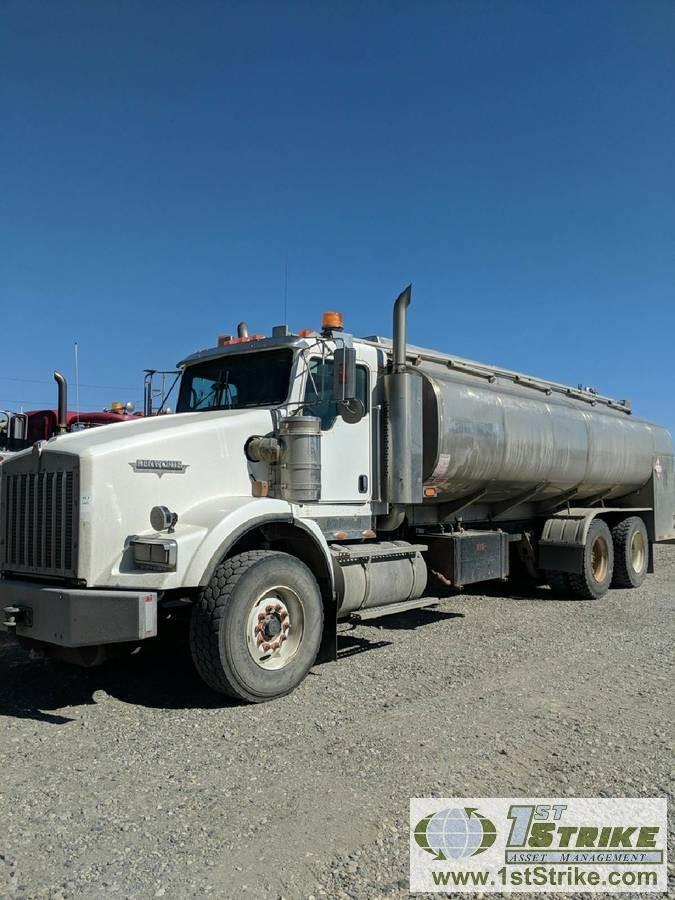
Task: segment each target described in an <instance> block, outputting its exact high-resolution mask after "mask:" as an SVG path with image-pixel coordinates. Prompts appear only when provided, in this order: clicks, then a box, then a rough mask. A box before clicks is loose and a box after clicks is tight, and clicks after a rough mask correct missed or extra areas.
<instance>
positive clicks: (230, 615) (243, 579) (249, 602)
mask: <svg viewBox="0 0 675 900" xmlns="http://www.w3.org/2000/svg"><path fill="white" fill-rule="evenodd" d="M266 613H267V614H266ZM322 633H323V602H322V599H321V592H320V591H319V586H318V584H317V583H316V579H315V578H314V576H313V575H312V573H311V572H310V570H309V569H308V568H307V566H306V565H305V564H304V563H303V562H301V561H300V560H299V559H296V558H295V557H294V556H290V555H289V554H288V553H277V552H275V551H270V550H253V551H250V552H248V553H239V554H238V555H237V556H233V557H231V558H230V559H226V560H225V561H224V562H223V563H221V564H220V565H219V566H218V568H217V569H216V571H215V572H214V574H213V577H212V579H211V581H210V582H209V584H208V585H207V587H206V588H204V590H203V591H202V593H201V596H200V597H199V600H198V601H197V602H196V603H195V606H194V607H193V610H192V618H191V620H190V649H191V652H192V659H193V661H194V664H195V667H196V669H197V671H198V673H199V675H200V676H201V678H202V679H203V680H204V681H205V682H206V684H207V685H208V686H209V687H210V688H212V689H213V690H215V691H218V692H219V693H221V694H226V695H227V696H229V697H234V698H236V699H237V700H243V701H246V702H248V703H262V702H264V701H266V700H273V699H274V698H276V697H281V696H283V695H284V694H288V693H290V692H291V691H292V690H293V689H294V688H295V687H297V685H299V684H300V682H301V681H302V680H303V679H304V677H305V676H306V675H307V673H308V672H309V670H310V668H311V667H312V665H313V664H314V661H315V659H316V655H317V653H318V651H319V645H320V643H321V636H322Z"/></svg>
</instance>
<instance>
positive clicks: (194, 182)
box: [0, 0, 675, 428]
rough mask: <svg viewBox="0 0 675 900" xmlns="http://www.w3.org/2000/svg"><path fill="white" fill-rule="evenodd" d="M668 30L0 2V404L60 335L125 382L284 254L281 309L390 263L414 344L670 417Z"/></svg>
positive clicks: (351, 301) (118, 385)
mask: <svg viewBox="0 0 675 900" xmlns="http://www.w3.org/2000/svg"><path fill="white" fill-rule="evenodd" d="M674 47H675V4H674V3H672V2H670V0H654V2H651V0H644V2H639V0H634V2H621V0H611V2H594V0H590V2H574V0H564V2H562V0H555V2H546V0H543V2H534V0H532V2H515V0H514V2H509V0H502V2H481V0H476V2H469V0H464V2H451V0H447V2H439V3H436V2H424V3H422V2H417V3H413V2H407V3H406V2H387V3H385V2H379V3H375V2H359V3H351V2H348V0H344V2H333V0H332V2H328V0H325V2H313V3H301V2H281V0H278V2H265V3H261V2H234V0H232V2H209V0H200V2H198V3H194V2H171V0H165V2H161V3H160V2H154V0H144V2H143V3H137V2H127V0H120V2H112V0H108V2H104V0H101V2H97V3H90V2H84V0H82V2H77V0H63V2H51V0H50V2H44V3H38V2H32V0H18V2H13V0H2V2H0V116H1V118H0V121H1V122H2V127H1V131H0V315H1V319H0V328H1V330H2V350H1V351H0V354H1V355H0V408H1V407H5V406H9V407H12V408H16V407H17V406H19V405H20V404H22V405H23V406H25V407H27V408H28V407H31V406H35V405H43V404H44V403H48V402H50V401H51V400H52V398H53V397H54V395H55V390H54V387H53V385H52V383H51V381H50V379H51V371H52V369H53V368H55V367H58V368H62V369H63V370H64V371H65V372H66V373H67V374H68V375H72V370H73V342H74V341H76V340H77V341H78V343H79V347H80V380H81V382H82V385H83V387H82V389H81V401H82V403H81V405H82V407H83V408H85V407H89V408H101V407H103V406H104V405H107V404H109V402H110V401H111V400H113V399H122V400H127V399H134V400H136V401H137V402H140V400H141V396H142V392H141V382H142V370H143V369H144V368H145V367H149V366H153V367H171V366H172V365H173V364H174V363H175V362H176V361H177V360H178V359H180V358H181V357H182V356H184V355H186V354H187V353H189V352H191V351H193V350H196V349H201V348H202V347H205V346H211V345H213V343H214V341H215V336H216V335H217V334H218V333H222V332H227V331H231V330H232V329H233V328H234V326H235V325H236V322H237V321H238V320H239V319H242V318H245V319H247V320H248V322H249V324H250V326H251V328H252V329H253V330H255V331H263V332H264V331H269V329H270V328H271V326H272V325H274V324H277V323H278V322H280V321H282V320H283V308H284V270H285V267H286V263H287V265H288V319H289V323H290V325H291V326H292V327H294V328H296V329H297V328H302V327H310V326H316V325H317V324H318V323H319V321H320V316H321V312H322V310H323V309H335V308H336V309H341V310H342V311H343V312H344V313H345V316H346V321H347V326H348V327H349V329H350V330H353V331H354V332H356V333H360V334H370V333H374V332H375V333H384V334H389V333H390V331H391V324H390V321H391V302H392V300H393V299H394V297H395V296H396V294H397V293H398V292H399V290H400V289H401V288H402V287H403V286H404V285H405V284H407V283H408V282H409V281H412V282H413V285H414V294H413V306H412V307H411V311H410V312H411V316H410V339H411V340H412V341H414V342H415V343H419V344H426V345H429V346H434V347H437V348H439V349H442V350H446V351H448V352H452V353H455V354H458V355H463V356H468V357H472V358H476V359H479V360H483V361H486V362H495V363H498V364H501V365H506V366H509V367H512V368H517V369H520V370H523V371H526V372H531V373H534V374H540V375H544V376H547V377H550V378H554V379H557V380H560V381H564V382H570V383H572V384H575V385H576V384H577V383H579V382H582V383H584V384H590V385H594V386H596V387H597V388H598V389H600V390H602V391H603V392H605V393H609V394H610V395H615V396H618V397H629V398H630V399H631V400H632V401H633V406H634V409H635V411H636V412H637V413H639V414H642V415H644V416H646V417H648V418H652V419H655V420H657V421H660V422H663V423H664V424H667V425H668V426H669V427H671V428H673V426H675V399H674V397H675V390H674V382H675V372H674V371H673V369H674V368H675V366H674V354H673V341H674V337H675V203H674V198H675V190H674V189H675V113H674V111H675V50H674ZM10 379H13V380H10ZM89 385H95V386H96V387H89ZM99 386H100V387H99Z"/></svg>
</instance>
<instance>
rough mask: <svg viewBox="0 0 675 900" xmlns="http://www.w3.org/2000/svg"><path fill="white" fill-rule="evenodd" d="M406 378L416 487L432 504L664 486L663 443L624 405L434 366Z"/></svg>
mask: <svg viewBox="0 0 675 900" xmlns="http://www.w3.org/2000/svg"><path fill="white" fill-rule="evenodd" d="M411 368H412V369H413V371H415V372H416V373H417V375H418V377H420V378H421V379H422V434H423V463H422V468H423V481H424V484H425V485H429V486H433V488H435V491H436V496H437V497H438V498H453V499H454V498H457V497H463V496H467V495H471V494H473V493H474V492H475V493H480V492H484V493H483V494H482V497H481V500H483V501H485V502H498V501H502V500H508V499H512V498H514V497H517V496H520V495H523V494H524V493H526V492H527V490H528V489H530V488H532V489H533V490H534V489H535V488H536V489H537V490H536V496H537V500H546V499H548V498H551V499H553V498H555V497H556V496H560V495H561V494H565V493H566V492H570V491H574V496H575V500H584V499H589V498H591V497H596V496H602V498H603V499H604V500H605V501H606V500H612V499H616V498H620V497H623V496H625V495H627V494H630V493H632V492H633V491H636V490H638V489H639V488H641V487H642V486H644V485H645V484H646V483H647V482H648V481H649V480H650V478H651V477H652V475H653V474H654V473H655V471H656V474H657V476H659V477H660V476H661V474H664V475H666V477H668V478H672V474H673V459H672V453H673V450H672V440H671V437H670V434H669V433H668V431H666V430H665V429H664V428H661V427H660V426H658V425H653V424H651V423H650V422H646V421H644V420H642V419H638V418H636V417H635V416H633V415H632V414H631V412H630V407H629V406H628V404H626V403H624V402H622V401H612V400H609V399H608V398H604V397H599V396H596V395H594V394H593V393H590V392H584V391H581V390H574V389H571V388H565V387H564V386H561V385H556V384H554V383H551V382H544V381H537V380H536V379H531V378H528V377H527V376H519V375H517V374H516V373H507V372H502V373H499V372H498V371H497V372H495V370H493V371H492V372H490V371H489V370H488V369H487V368H486V369H485V370H484V371H482V370H481V369H480V368H476V369H475V371H472V369H471V366H470V365H469V364H466V365H465V366H462V365H461V364H457V365H453V363H452V362H451V361H450V362H448V361H447V360H443V359H438V361H436V360H434V359H433V357H426V358H425V357H421V356H418V357H417V359H416V360H415V365H414V367H411ZM411 368H409V370H408V371H409V372H411ZM411 374H412V372H411ZM413 377H414V376H413Z"/></svg>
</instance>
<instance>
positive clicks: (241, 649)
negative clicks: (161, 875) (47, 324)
mask: <svg viewBox="0 0 675 900" xmlns="http://www.w3.org/2000/svg"><path fill="white" fill-rule="evenodd" d="M410 296H411V294H410V289H409V288H408V289H406V290H405V291H404V292H403V293H402V294H401V295H400V296H399V298H398V300H397V301H396V304H395V307H394V339H393V341H388V340H385V339H382V338H377V337H370V338H360V339H357V338H354V337H352V336H351V335H350V334H348V333H347V332H346V331H345V330H344V328H343V323H342V319H341V317H340V315H339V314H336V313H328V314H326V315H325V316H324V321H323V327H322V330H321V331H320V332H311V331H303V332H301V333H300V334H292V333H290V332H289V330H288V328H287V327H286V326H279V327H276V328H274V330H273V333H272V335H271V337H260V336H259V335H255V336H250V335H249V334H248V331H247V329H246V326H245V325H244V324H243V323H242V324H241V325H240V327H239V333H238V336H237V337H235V338H223V339H221V340H220V341H219V344H218V346H217V347H215V348H213V349H210V350H205V351H203V352H201V353H197V354H194V355H193V356H190V357H188V358H187V359H185V360H183V362H182V363H181V364H180V370H181V372H182V375H181V380H180V387H179V394H178V401H177V405H176V414H175V415H173V416H167V417H162V416H159V417H153V418H145V419H137V420H131V421H129V422H124V423H121V424H119V425H118V426H117V427H116V428H113V429H108V428H104V429H93V430H91V431H84V432H80V433H77V434H63V435H59V436H58V437H56V438H54V439H51V440H48V441H40V442H36V443H35V445H34V446H33V447H32V448H31V449H29V450H26V451H25V452H23V453H20V454H18V455H17V456H15V457H14V458H12V459H10V460H8V461H7V462H5V463H4V464H3V466H2V467H1V468H0V472H1V477H2V482H1V490H0V497H1V508H0V569H1V573H2V578H1V580H0V609H2V610H3V613H2V620H1V621H2V624H3V627H4V628H5V629H6V630H7V631H9V632H11V633H13V634H14V635H15V636H16V637H17V638H18V639H19V640H20V641H21V643H22V644H24V646H26V647H32V648H38V649H41V650H42V651H44V652H47V653H48V654H52V655H55V656H60V657H62V658H65V659H68V660H70V661H74V662H80V663H82V664H92V663H95V662H98V661H101V660H102V659H104V658H105V656H106V654H107V653H108V652H109V651H110V649H111V648H115V647H116V648H117V649H118V650H119V649H124V650H127V649H131V648H135V647H137V646H139V644H141V643H142V642H143V641H145V640H148V639H151V638H154V637H155V636H156V635H158V633H159V634H161V632H162V628H163V623H164V621H165V620H166V619H168V618H169V617H171V618H174V619H175V618H176V616H178V617H180V616H181V615H184V616H185V627H186V628H189V631H190V644H191V649H192V655H193V659H194V662H195V665H196V668H197V670H198V671H199V673H200V675H201V676H202V678H203V679H204V680H205V681H206V682H207V684H209V685H210V686H211V687H212V688H214V689H215V690H216V691H220V692H222V693H224V694H228V695H231V696H234V697H236V698H239V699H243V700H246V701H253V702H257V701H264V700H269V699H272V698H274V697H277V696H280V695H283V694H286V693H288V692H289V691H291V690H292V689H293V688H294V687H295V686H296V685H297V684H298V683H299V682H300V681H302V679H303V678H304V677H305V675H306V674H307V672H308V671H309V669H310V667H311V666H312V665H314V664H315V662H320V661H323V660H326V659H333V658H335V654H336V642H337V636H336V635H337V622H338V620H339V619H343V618H348V617H352V618H357V619H358V618H360V619H364V618H372V617H376V616H381V615H385V614H387V613H392V612H400V611H402V610H406V609H411V608H414V607H419V606H424V605H430V604H432V603H435V602H437V595H438V590H437V587H436V586H437V585H439V584H440V585H443V586H444V587H445V586H452V587H455V588H461V587H463V586H464V585H466V584H470V583H475V582H480V581H487V580H490V579H502V580H504V579H506V578H508V577H509V574H510V572H511V571H512V568H513V567H514V566H517V567H518V569H519V571H520V572H521V574H522V573H524V574H525V575H526V576H527V577H528V578H529V579H530V581H531V583H532V585H536V584H540V583H544V582H546V583H548V584H549V585H550V587H551V588H552V590H553V591H554V592H555V593H556V594H561V595H565V596H567V597H575V598H579V599H596V598H600V597H602V596H603V595H604V594H605V593H606V592H607V590H608V589H609V588H610V586H613V587H619V588H632V587H637V586H639V585H640V584H641V583H642V581H643V579H644V578H645V576H646V574H647V572H648V571H650V570H651V567H652V561H653V556H652V552H651V550H652V546H653V544H654V543H655V542H657V541H662V540H669V539H672V538H673V537H674V536H675V528H674V526H675V521H674V513H675V472H674V468H673V450H672V443H671V439H670V436H669V434H668V433H667V432H666V431H665V430H664V429H662V428H660V427H658V426H655V425H652V424H650V423H647V422H644V421H642V420H639V419H636V418H635V417H634V416H633V414H632V412H631V409H630V405H629V404H628V403H627V402H626V401H616V400H612V399H610V398H608V397H603V396H601V395H599V394H597V393H595V392H590V391H588V390H582V389H574V388H569V387H566V386H564V385H560V384H556V383H554V382H550V381H546V380H542V379H538V378H532V377H529V376H525V375H521V374H518V373H516V372H511V371H507V370H503V369H498V368H495V367H492V366H486V365H482V364H479V363H474V362H470V361H467V360H462V359H458V358H456V357H453V356H447V355H444V354H442V353H438V352H435V351H431V350H425V349H421V348H417V347H410V346H408V345H407V343H406V317H407V308H408V305H409V303H410Z"/></svg>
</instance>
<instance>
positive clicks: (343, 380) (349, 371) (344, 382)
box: [333, 347, 356, 406]
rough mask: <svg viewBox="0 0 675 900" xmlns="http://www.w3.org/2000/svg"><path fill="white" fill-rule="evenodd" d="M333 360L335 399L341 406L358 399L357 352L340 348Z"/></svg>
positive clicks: (351, 348) (349, 348)
mask: <svg viewBox="0 0 675 900" xmlns="http://www.w3.org/2000/svg"><path fill="white" fill-rule="evenodd" d="M333 360H334V361H333V397H334V398H335V400H336V401H337V403H338V406H339V405H340V404H341V403H342V402H344V401H346V400H353V399H354V398H355V397H356V350H354V348H353V347H338V349H337V350H336V351H335V354H334V356H333Z"/></svg>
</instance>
